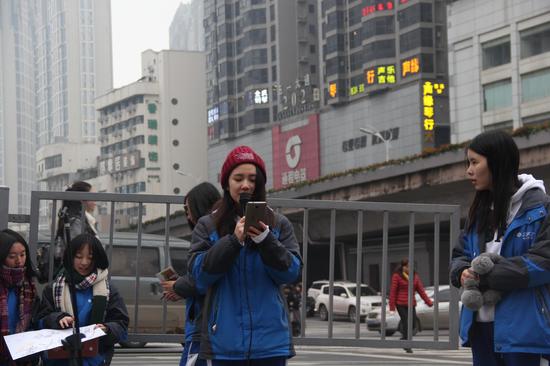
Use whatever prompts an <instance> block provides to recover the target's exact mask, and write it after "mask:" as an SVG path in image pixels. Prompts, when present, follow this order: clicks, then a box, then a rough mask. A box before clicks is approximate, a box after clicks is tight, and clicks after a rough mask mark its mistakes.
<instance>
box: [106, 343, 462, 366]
mask: <svg viewBox="0 0 550 366" xmlns="http://www.w3.org/2000/svg"><path fill="white" fill-rule="evenodd" d="M180 352H181V346H177V345H173V346H172V347H171V348H158V347H153V346H150V347H149V346H148V347H146V348H145V349H141V350H139V351H136V350H121V349H117V351H116V352H115V357H114V359H113V362H112V363H111V365H113V366H122V365H135V366H137V365H177V364H178V362H179V358H180V355H181V353H180ZM296 353H297V355H296V357H294V358H292V359H291V360H290V361H289V363H288V364H289V366H310V365H311V366H314V365H322V366H348V365H349V366H362V365H434V366H437V365H471V364H472V361H471V355H470V352H469V350H468V349H461V350H458V351H429V350H414V353H412V354H410V353H405V352H404V351H403V350H402V349H372V348H344V347H330V348H320V347H296Z"/></svg>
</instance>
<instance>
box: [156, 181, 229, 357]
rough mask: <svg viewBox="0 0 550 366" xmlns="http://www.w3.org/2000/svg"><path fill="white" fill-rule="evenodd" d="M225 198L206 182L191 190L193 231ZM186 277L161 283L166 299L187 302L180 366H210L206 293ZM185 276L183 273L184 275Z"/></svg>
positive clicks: (189, 204)
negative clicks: (202, 354) (205, 350)
mask: <svg viewBox="0 0 550 366" xmlns="http://www.w3.org/2000/svg"><path fill="white" fill-rule="evenodd" d="M220 198H221V196H220V192H219V191H218V189H217V188H216V187H214V185H213V184H211V183H208V182H203V183H200V184H198V185H196V186H195V187H193V188H191V190H189V192H188V193H187V195H186V196H185V201H184V211H185V216H186V217H187V222H188V224H189V227H190V228H194V227H195V225H196V224H197V220H198V219H200V218H201V217H202V216H204V215H206V214H209V213H210V212H211V210H212V207H213V206H214V204H215V203H216V202H218V201H219V199H220ZM182 270H183V272H185V273H184V274H182V275H181V276H180V277H178V278H177V279H176V280H172V281H161V282H160V283H161V286H162V288H163V290H164V292H163V296H164V298H165V299H167V300H169V301H178V300H180V299H185V300H186V304H185V345H184V348H183V352H182V355H181V360H180V366H206V361H205V360H202V359H199V358H198V354H199V350H200V337H201V334H200V321H201V309H202V304H203V300H204V293H202V294H200V293H199V292H198V291H197V288H196V286H195V281H194V280H193V278H192V277H191V276H190V275H189V273H187V268H184V269H182ZM180 272H181V271H180Z"/></svg>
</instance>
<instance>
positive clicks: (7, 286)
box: [0, 229, 38, 366]
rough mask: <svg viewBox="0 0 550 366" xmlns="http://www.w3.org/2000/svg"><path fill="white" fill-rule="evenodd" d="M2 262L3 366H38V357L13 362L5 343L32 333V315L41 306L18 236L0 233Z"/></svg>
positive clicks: (27, 254) (0, 316) (0, 348)
mask: <svg viewBox="0 0 550 366" xmlns="http://www.w3.org/2000/svg"><path fill="white" fill-rule="evenodd" d="M0 262H1V263H2V271H1V272H0V331H1V333H2V339H1V340H0V366H15V365H19V366H30V365H36V364H37V363H38V357H37V356H30V357H25V358H22V359H18V360H17V361H14V360H13V359H12V358H11V355H10V353H9V350H8V347H7V346H6V343H5V341H4V336H6V335H9V334H16V333H21V332H26V331H28V330H31V329H32V315H33V311H34V310H35V306H36V304H37V303H38V299H37V295H36V288H35V285H34V277H35V272H34V270H33V266H32V263H31V258H30V252H29V246H28V245H27V242H26V241H25V239H24V238H23V237H22V236H21V235H19V234H18V233H17V232H15V231H12V230H9V229H5V230H2V231H1V232H0Z"/></svg>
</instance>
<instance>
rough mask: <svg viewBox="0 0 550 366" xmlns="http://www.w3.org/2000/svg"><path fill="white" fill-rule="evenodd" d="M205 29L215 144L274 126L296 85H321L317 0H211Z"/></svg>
mask: <svg viewBox="0 0 550 366" xmlns="http://www.w3.org/2000/svg"><path fill="white" fill-rule="evenodd" d="M204 29H205V48H206V72H207V103H208V116H207V121H208V137H209V143H210V145H214V144H217V143H220V142H222V141H224V140H227V139H233V138H235V137H237V136H242V135H245V134H249V133H251V131H254V130H262V129H265V128H271V123H272V122H274V121H276V120H277V119H278V112H280V111H281V109H284V108H285V107H282V106H281V105H280V104H284V105H285V106H286V107H288V106H287V104H288V97H289V96H291V94H292V93H291V89H295V88H298V89H300V88H301V87H303V86H306V84H307V87H310V88H315V87H318V86H319V58H318V37H317V1H316V0H280V1H273V0H244V1H243V0H241V1H235V0H206V1H205V3H204ZM300 90H302V89H300ZM295 98H296V95H295Z"/></svg>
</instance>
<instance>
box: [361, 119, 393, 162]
mask: <svg viewBox="0 0 550 366" xmlns="http://www.w3.org/2000/svg"><path fill="white" fill-rule="evenodd" d="M359 131H361V132H363V133H366V134H367V135H373V136H376V137H378V138H379V139H380V140H382V141H383V142H384V146H385V147H386V162H388V161H389V160H390V141H391V139H392V138H393V132H392V130H391V129H389V130H388V131H389V133H390V137H389V138H385V137H384V136H382V134H381V133H380V131H377V130H375V129H374V128H372V127H371V126H367V127H361V128H359Z"/></svg>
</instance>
